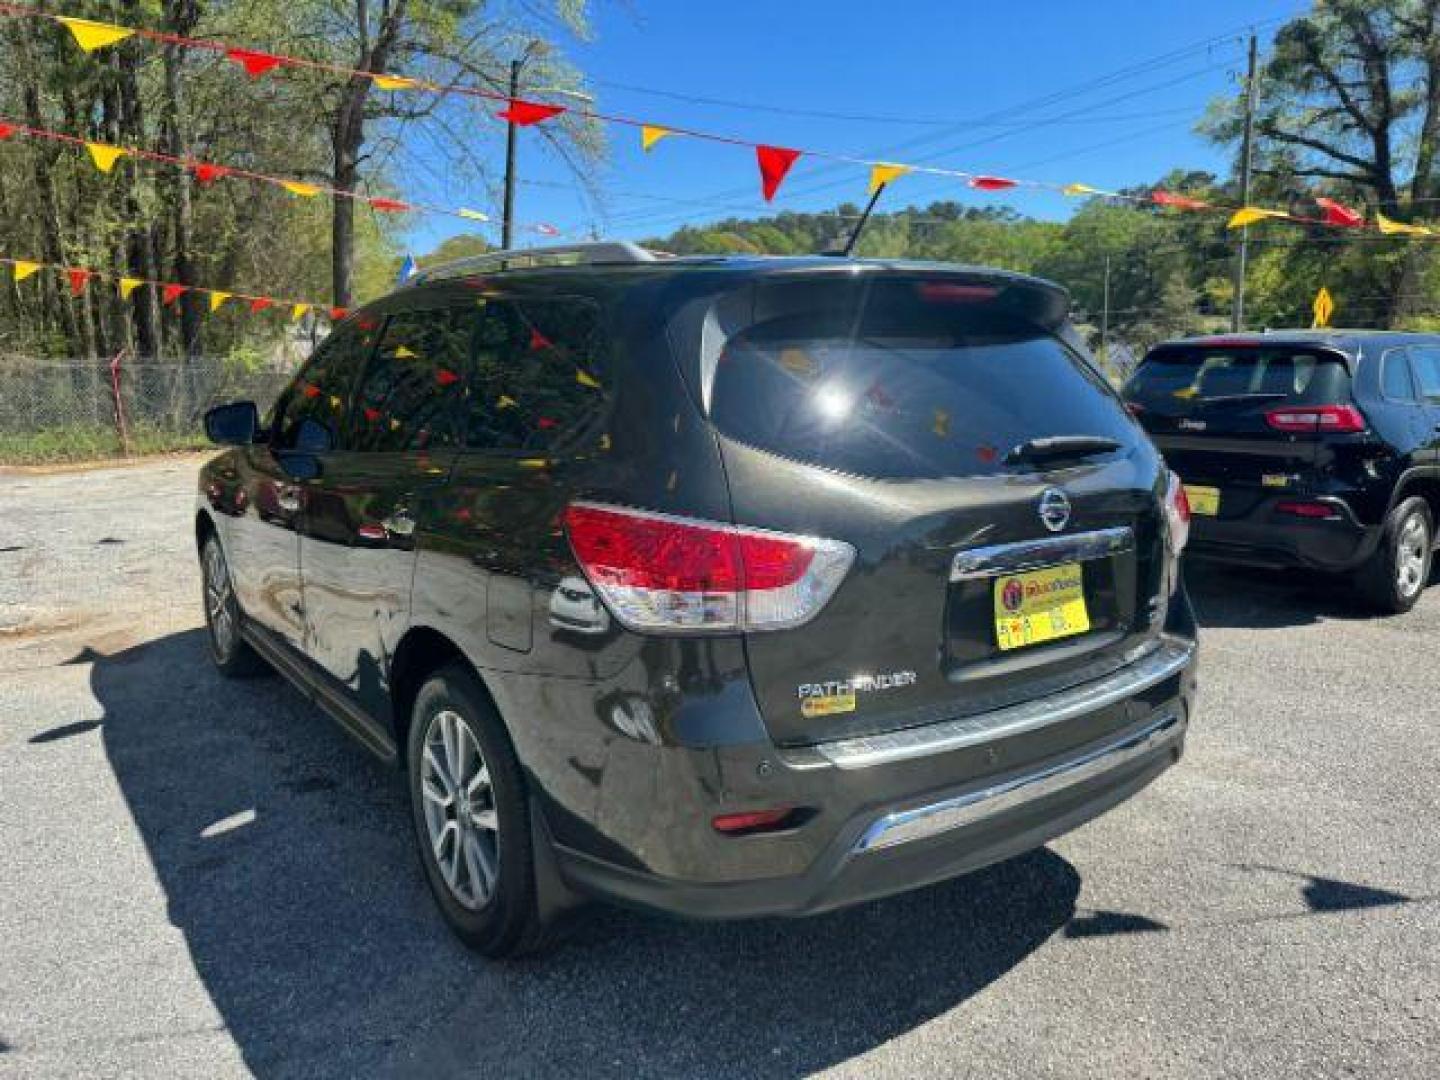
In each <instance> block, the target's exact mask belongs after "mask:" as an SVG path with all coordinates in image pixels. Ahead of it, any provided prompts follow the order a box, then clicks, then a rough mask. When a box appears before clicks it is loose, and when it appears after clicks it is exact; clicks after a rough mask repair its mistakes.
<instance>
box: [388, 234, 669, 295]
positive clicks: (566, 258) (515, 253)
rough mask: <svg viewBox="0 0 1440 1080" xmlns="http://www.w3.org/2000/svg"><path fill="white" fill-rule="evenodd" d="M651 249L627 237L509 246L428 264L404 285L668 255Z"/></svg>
mask: <svg viewBox="0 0 1440 1080" xmlns="http://www.w3.org/2000/svg"><path fill="white" fill-rule="evenodd" d="M671 257H672V256H669V255H666V254H664V253H662V252H658V251H651V250H650V249H649V248H643V247H641V246H640V245H639V244H632V243H631V242H630V241H629V240H606V241H597V242H595V243H591V244H553V245H549V246H546V247H532V248H509V249H506V250H504V251H489V252H486V253H485V254H484V255H470V256H467V257H466V258H463V259H454V260H452V261H451V262H444V263H440V264H439V265H438V266H427V267H426V268H425V269H423V270H420V271H418V272H416V273H414V274H412V275H411V276H410V278H409V279H408V280H407V281H406V282H405V284H406V285H425V284H428V283H430V282H434V281H446V280H449V279H451V278H461V277H469V276H471V275H472V274H488V273H494V272H496V271H499V270H520V269H530V268H534V267H540V266H601V265H612V266H613V265H616V264H628V263H650V262H657V261H659V260H660V259H666V258H671Z"/></svg>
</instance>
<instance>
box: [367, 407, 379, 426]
mask: <svg viewBox="0 0 1440 1080" xmlns="http://www.w3.org/2000/svg"><path fill="white" fill-rule="evenodd" d="M365 419H366V420H369V421H370V423H372V424H373V423H374V422H375V421H376V420H379V419H380V410H379V409H377V408H375V407H374V406H372V405H366V406H365Z"/></svg>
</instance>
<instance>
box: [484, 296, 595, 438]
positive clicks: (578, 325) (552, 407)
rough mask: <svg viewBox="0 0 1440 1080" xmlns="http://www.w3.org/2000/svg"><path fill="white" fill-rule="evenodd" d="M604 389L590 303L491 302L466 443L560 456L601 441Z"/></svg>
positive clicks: (486, 313) (576, 300) (571, 300)
mask: <svg viewBox="0 0 1440 1080" xmlns="http://www.w3.org/2000/svg"><path fill="white" fill-rule="evenodd" d="M607 384H608V365H607V363H606V344H605V338H604V335H603V332H602V330H601V325H600V311H599V308H598V307H597V306H596V305H595V304H594V303H593V302H592V301H590V300H585V299H579V298H557V299H547V300H503V301H495V300H492V301H489V302H488V303H487V304H486V305H485V308H484V314H483V315H482V318H481V323H480V329H479V333H478V336H477V344H476V350H475V385H474V391H473V393H472V394H471V401H470V405H469V408H468V409H467V419H466V444H467V445H468V446H470V447H473V448H476V449H490V450H509V451H523V452H526V453H565V452H567V451H568V450H569V449H571V448H573V447H578V446H580V445H582V444H585V443H588V442H590V441H591V440H593V439H594V438H595V437H597V436H598V434H599V430H600V427H601V426H602V425H603V422H604V413H605V404H606V401H607V397H606V393H605V387H606V386H607Z"/></svg>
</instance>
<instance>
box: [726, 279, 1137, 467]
mask: <svg viewBox="0 0 1440 1080" xmlns="http://www.w3.org/2000/svg"><path fill="white" fill-rule="evenodd" d="M993 299H994V289H993V288H992V287H990V286H985V285H976V284H968V283H962V282H960V281H957V280H956V279H948V280H947V279H944V278H931V279H925V278H909V277H885V278H879V279H868V280H861V281H855V280H853V279H851V280H844V281H841V280H835V279H833V278H830V279H825V280H810V281H792V282H784V283H776V282H762V283H760V284H759V285H758V286H757V287H756V294H755V310H754V321H753V323H752V324H751V325H750V326H749V327H748V328H746V329H744V330H743V331H741V332H740V333H738V334H737V335H735V336H733V337H731V338H730V340H729V341H728V342H727V343H726V345H725V348H724V351H723V352H722V353H721V355H720V358H719V362H718V363H717V365H716V368H715V379H714V384H713V388H712V392H711V406H710V413H711V418H712V420H713V421H714V423H715V425H716V427H718V428H719V429H720V430H721V431H722V432H724V433H725V434H726V435H728V436H730V437H731V438H734V439H737V440H739V441H741V442H744V443H748V444H749V445H751V446H755V447H758V448H760V449H763V450H768V451H771V452H773V453H776V454H781V455H783V456H785V457H788V458H793V459H796V460H799V461H804V462H808V463H811V464H816V465H822V466H825V467H827V468H831V469H836V470H839V471H842V472H849V473H855V474H858V475H863V476H873V477H879V478H883V479H911V478H934V477H954V476H976V475H985V474H992V473H997V472H1000V471H1008V470H1009V469H1012V468H1013V466H1005V465H1003V464H1002V459H1003V458H1004V456H1005V455H1006V453H1007V452H1008V451H1010V450H1011V449H1013V448H1014V447H1016V446H1018V445H1019V444H1021V443H1023V442H1025V441H1027V440H1030V439H1034V438H1040V437H1045V436H1054V435H1098V436H1103V437H1109V438H1113V439H1116V440H1118V441H1119V442H1120V443H1121V444H1122V445H1126V446H1128V445H1130V444H1132V443H1133V442H1134V441H1135V429H1134V426H1133V425H1132V423H1131V421H1130V419H1129V417H1128V416H1126V414H1125V411H1124V409H1123V408H1122V406H1121V405H1120V403H1119V401H1118V400H1117V399H1116V397H1115V395H1114V393H1113V392H1112V391H1111V390H1110V388H1109V387H1108V386H1106V385H1105V384H1104V382H1103V380H1102V379H1101V378H1100V376H1099V375H1097V374H1096V373H1095V372H1094V371H1093V369H1091V368H1090V367H1089V365H1087V364H1086V363H1085V362H1084V361H1083V360H1082V359H1081V358H1080V357H1079V356H1078V355H1077V354H1075V353H1074V352H1072V351H1071V350H1070V349H1069V348H1067V347H1066V346H1065V345H1064V344H1062V343H1061V342H1060V341H1059V340H1058V339H1057V338H1055V337H1054V336H1052V335H1051V334H1049V333H1046V332H1045V331H1043V330H1041V329H1039V328H1038V327H1036V326H1034V325H1033V324H1030V323H1028V322H1026V321H1024V320H1023V319H1021V318H1019V317H1018V316H1016V315H1014V314H1012V313H1008V312H1006V311H1003V310H1001V309H999V308H998V307H997V306H996V305H995V304H993V303H991V302H990V301H991V300H993Z"/></svg>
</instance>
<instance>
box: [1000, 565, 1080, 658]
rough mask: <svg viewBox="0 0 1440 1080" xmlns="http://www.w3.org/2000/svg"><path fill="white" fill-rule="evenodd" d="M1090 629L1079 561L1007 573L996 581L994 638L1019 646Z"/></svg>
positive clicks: (1006, 646) (1007, 646)
mask: <svg viewBox="0 0 1440 1080" xmlns="http://www.w3.org/2000/svg"><path fill="white" fill-rule="evenodd" d="M1089 629H1090V613H1089V612H1088V611H1086V609H1085V577H1084V570H1083V569H1082V568H1081V566H1080V564H1079V563H1062V564H1061V565H1060V566H1051V567H1047V568H1046V569H1044V570H1029V571H1027V572H1025V573H1023V574H1007V575H1006V576H1005V577H1002V578H997V579H996V581H995V640H996V641H997V642H999V645H1000V648H1001V649H1002V650H1004V649H1018V648H1020V647H1021V646H1022V645H1038V644H1040V642H1042V641H1054V640H1055V639H1056V638H1062V637H1070V636H1071V635H1072V634H1083V633H1085V631H1087V630H1089Z"/></svg>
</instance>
